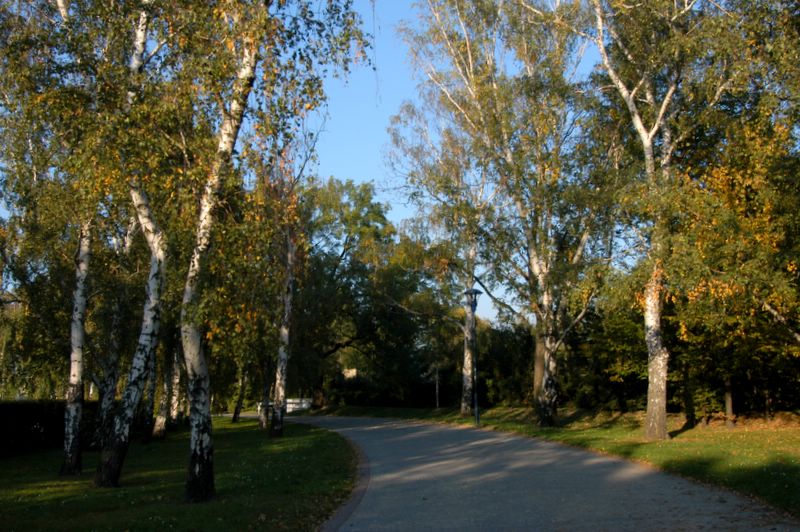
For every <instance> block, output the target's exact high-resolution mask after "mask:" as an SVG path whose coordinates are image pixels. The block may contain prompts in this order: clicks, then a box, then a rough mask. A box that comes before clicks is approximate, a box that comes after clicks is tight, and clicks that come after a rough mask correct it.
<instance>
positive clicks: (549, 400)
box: [534, 323, 558, 427]
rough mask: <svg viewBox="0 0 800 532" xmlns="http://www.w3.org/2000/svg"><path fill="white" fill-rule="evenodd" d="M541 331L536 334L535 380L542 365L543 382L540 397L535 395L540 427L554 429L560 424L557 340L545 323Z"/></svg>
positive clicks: (540, 387)
mask: <svg viewBox="0 0 800 532" xmlns="http://www.w3.org/2000/svg"><path fill="white" fill-rule="evenodd" d="M540 329H541V331H540V332H537V333H536V359H535V360H534V379H535V378H536V375H535V369H536V365H537V364H538V363H540V364H541V381H540V382H539V386H538V395H535V398H536V410H537V414H538V417H539V425H540V426H542V427H554V426H555V425H557V424H558V384H557V380H556V373H557V369H558V368H557V363H558V362H557V360H556V353H555V350H556V338H555V336H554V335H553V333H552V332H549V331H548V330H547V325H546V324H544V323H543V324H542V327H540ZM534 390H536V381H534Z"/></svg>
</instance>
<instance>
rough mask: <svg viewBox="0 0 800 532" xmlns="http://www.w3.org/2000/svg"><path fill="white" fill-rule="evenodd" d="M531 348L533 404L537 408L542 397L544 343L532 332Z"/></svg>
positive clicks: (536, 333) (538, 335) (537, 334)
mask: <svg viewBox="0 0 800 532" xmlns="http://www.w3.org/2000/svg"><path fill="white" fill-rule="evenodd" d="M533 336H534V346H533V403H534V405H536V408H537V410H538V408H539V398H540V397H542V383H544V361H545V354H544V353H545V347H544V341H543V339H542V338H540V337H541V336H542V335H540V334H539V333H538V332H534V335H533Z"/></svg>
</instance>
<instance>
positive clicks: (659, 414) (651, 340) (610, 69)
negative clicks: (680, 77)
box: [593, 0, 677, 440]
mask: <svg viewBox="0 0 800 532" xmlns="http://www.w3.org/2000/svg"><path fill="white" fill-rule="evenodd" d="M593 4H594V15H595V28H596V37H595V44H596V45H597V47H598V51H599V52H600V57H601V61H602V63H603V67H604V69H605V71H606V73H607V74H608V75H609V77H610V78H611V81H612V83H613V84H614V86H615V87H616V89H617V92H619V94H620V96H621V97H622V99H623V101H624V102H625V105H626V107H627V108H628V113H629V115H630V118H631V123H632V125H633V128H634V130H635V131H636V133H637V135H638V136H639V141H640V143H641V145H642V151H643V154H644V163H645V174H646V177H647V181H648V185H649V186H650V187H651V192H652V193H658V191H657V185H658V183H657V181H656V165H655V153H654V150H653V140H654V138H655V137H656V135H657V134H658V133H659V132H660V131H662V130H663V127H664V123H665V117H666V116H667V115H668V112H667V111H668V110H669V107H670V105H671V104H672V100H673V97H674V95H675V92H676V91H677V81H675V80H673V81H672V82H671V84H670V86H669V88H668V90H667V92H666V93H665V95H664V97H663V99H662V101H661V102H660V104H659V105H656V102H655V100H654V98H652V95H650V97H649V98H647V102H648V105H650V106H652V107H653V110H654V111H655V113H656V114H655V117H654V119H653V123H652V124H651V125H650V127H649V129H648V128H647V127H646V126H645V124H644V120H643V119H642V113H641V112H640V110H639V106H638V103H637V99H636V90H638V89H639V88H640V87H641V86H645V87H647V86H648V83H649V80H646V79H645V78H644V77H643V78H642V79H641V80H640V81H639V84H638V85H637V87H636V89H629V88H628V87H627V86H626V85H625V83H624V82H623V80H622V78H621V77H620V76H619V73H618V72H617V71H616V69H615V68H614V66H613V65H612V64H611V59H610V57H609V55H608V52H607V50H606V47H605V42H604V39H605V32H606V29H605V23H606V20H605V13H604V10H603V6H602V5H601V2H600V0H593ZM643 74H645V75H646V73H643ZM646 90H647V89H646ZM663 140H664V142H665V143H670V142H671V140H670V138H669V135H667V138H665V139H663ZM671 149H672V148H671V147H670V148H665V153H666V155H665V156H664V157H662V161H661V162H662V164H661V168H662V171H664V172H668V171H669V157H670V154H671ZM653 222H654V225H655V226H656V231H657V230H658V228H659V226H660V225H661V223H662V220H661V219H660V217H659V216H658V215H657V216H656V218H655V219H654V220H653ZM653 250H656V251H657V250H658V242H657V241H654V243H653V244H651V250H650V251H651V255H657V253H652V252H653ZM652 258H653V259H655V263H654V265H653V271H652V273H651V275H650V278H649V280H648V282H647V284H646V286H645V290H644V292H645V294H644V296H645V297H644V299H645V301H644V309H643V311H644V325H645V343H646V344H647V354H648V364H647V381H648V385H647V413H646V419H645V437H646V438H648V439H652V440H664V439H668V438H669V434H668V432H667V410H666V409H667V376H668V362H669V351H668V350H667V348H666V347H665V346H664V343H663V340H662V331H661V299H660V298H661V292H662V291H663V279H662V275H661V273H660V265H659V264H658V257H657V256H655V257H652Z"/></svg>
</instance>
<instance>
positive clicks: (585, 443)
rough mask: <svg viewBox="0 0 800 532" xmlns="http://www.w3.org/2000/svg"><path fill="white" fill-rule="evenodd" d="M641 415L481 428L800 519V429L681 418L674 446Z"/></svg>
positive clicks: (505, 422) (515, 411)
mask: <svg viewBox="0 0 800 532" xmlns="http://www.w3.org/2000/svg"><path fill="white" fill-rule="evenodd" d="M331 413H334V414H336V415H350V416H362V415H370V416H376V417H395V418H403V419H419V420H426V421H433V422H444V423H457V424H471V423H472V420H471V419H467V418H463V417H461V416H460V415H459V414H458V412H457V411H453V410H445V409H442V410H417V409H398V408H357V407H343V408H337V409H335V410H334V411H332V412H331ZM642 419H643V417H642V414H625V415H620V414H585V413H580V412H564V413H563V415H562V426H560V427H557V428H540V427H537V426H536V423H535V418H534V416H533V414H532V412H531V411H530V410H528V409H524V408H493V409H490V410H487V411H486V412H483V413H482V415H481V425H482V426H483V427H485V428H488V429H494V430H501V431H506V432H514V433H518V434H523V435H526V436H533V437H537V438H543V439H547V440H552V441H558V442H562V443H566V444H569V445H574V446H577V447H583V448H586V449H591V450H594V451H598V452H602V453H606V454H611V455H615V456H621V457H624V458H627V459H630V460H635V461H638V462H643V463H647V464H651V465H653V466H655V467H657V468H659V469H662V470H664V471H669V472H671V473H676V474H679V475H682V476H685V477H689V478H693V479H696V480H699V481H702V482H705V483H709V484H714V485H717V486H723V487H726V488H729V489H732V490H735V491H738V492H740V493H742V494H745V495H749V496H753V497H756V498H758V499H761V500H762V501H764V502H766V503H768V504H771V505H773V506H775V507H777V508H781V509H783V510H785V511H787V512H789V513H791V514H793V515H794V516H796V517H800V424H798V423H796V422H793V423H763V422H753V421H749V422H748V421H745V422H743V423H741V424H740V425H739V426H737V427H736V428H734V429H728V428H726V427H725V426H724V424H712V425H709V426H706V427H697V428H694V429H690V430H681V426H682V424H683V419H682V418H681V417H678V416H673V417H670V420H669V423H670V427H669V429H670V431H671V434H672V436H673V437H672V439H671V440H669V441H662V442H651V441H647V440H645V439H644V438H643V436H642V435H643V431H642Z"/></svg>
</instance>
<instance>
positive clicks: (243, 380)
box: [231, 366, 247, 423]
mask: <svg viewBox="0 0 800 532" xmlns="http://www.w3.org/2000/svg"><path fill="white" fill-rule="evenodd" d="M246 389H247V372H245V370H244V368H243V367H242V366H239V390H238V393H237V395H236V406H234V407H233V416H232V418H231V423H238V422H239V417H240V416H241V415H242V405H244V393H245V390H246Z"/></svg>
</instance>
